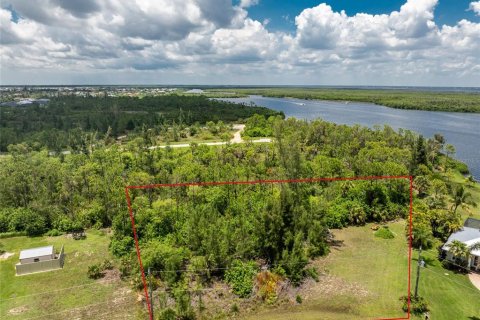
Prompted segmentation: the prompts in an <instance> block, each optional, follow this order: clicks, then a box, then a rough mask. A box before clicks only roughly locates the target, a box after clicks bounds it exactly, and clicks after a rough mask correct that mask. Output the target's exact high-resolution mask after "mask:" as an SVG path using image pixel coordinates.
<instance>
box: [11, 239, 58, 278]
mask: <svg viewBox="0 0 480 320" xmlns="http://www.w3.org/2000/svg"><path fill="white" fill-rule="evenodd" d="M64 259H65V254H64V248H63V246H62V249H61V250H60V253H59V254H55V248H54V247H53V246H46V247H39V248H32V249H27V250H22V251H20V257H19V260H20V262H19V263H17V264H16V265H15V271H16V274H17V276H21V275H24V274H29V273H36V272H44V271H50V270H56V269H61V268H63V263H64Z"/></svg>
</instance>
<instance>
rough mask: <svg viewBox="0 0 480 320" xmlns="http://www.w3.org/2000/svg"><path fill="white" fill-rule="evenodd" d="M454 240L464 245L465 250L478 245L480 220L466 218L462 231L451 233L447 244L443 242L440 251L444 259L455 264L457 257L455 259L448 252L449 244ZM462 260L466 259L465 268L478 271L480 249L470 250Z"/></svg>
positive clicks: (479, 268) (479, 240)
mask: <svg viewBox="0 0 480 320" xmlns="http://www.w3.org/2000/svg"><path fill="white" fill-rule="evenodd" d="M455 240H457V241H460V242H462V243H464V244H465V245H466V246H467V248H471V247H473V245H475V244H477V243H480V220H478V219H473V218H468V219H467V220H466V221H465V223H464V225H463V227H462V229H460V230H459V231H457V232H455V233H452V234H451V235H450V237H448V240H447V242H445V244H444V245H443V247H442V251H443V255H444V257H445V259H447V260H449V261H451V262H455V261H456V260H457V259H458V257H455V256H454V255H453V254H452V253H451V252H450V251H449V250H450V245H451V243H452V242H453V241H455ZM463 259H467V261H465V262H466V266H467V268H470V269H473V270H480V249H475V250H470V255H469V256H468V257H464V258H463Z"/></svg>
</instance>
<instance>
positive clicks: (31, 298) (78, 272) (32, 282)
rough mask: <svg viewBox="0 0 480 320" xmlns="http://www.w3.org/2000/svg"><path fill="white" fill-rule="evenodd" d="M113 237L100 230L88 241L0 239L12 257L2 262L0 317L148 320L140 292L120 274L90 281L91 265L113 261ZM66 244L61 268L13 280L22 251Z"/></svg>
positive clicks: (15, 277) (0, 271)
mask: <svg viewBox="0 0 480 320" xmlns="http://www.w3.org/2000/svg"><path fill="white" fill-rule="evenodd" d="M109 242H110V241H109V237H108V235H106V234H105V233H103V232H101V231H97V230H94V231H89V232H87V238H86V239H84V240H73V239H72V238H69V237H66V236H58V237H36V238H28V237H14V238H7V239H0V243H2V244H3V249H4V250H6V251H7V252H11V253H14V255H13V256H12V257H10V258H8V259H7V260H0V318H1V319H29V318H34V319H68V318H72V319H111V318H125V319H132V318H136V317H139V318H144V317H143V316H144V314H142V311H143V308H141V304H139V303H136V293H135V292H133V291H131V286H130V285H129V284H128V283H126V282H123V281H121V280H120V279H119V278H118V274H117V276H111V277H109V278H107V279H100V280H92V279H89V278H88V277H87V270H88V266H89V265H91V264H94V263H101V262H103V261H104V260H105V259H111V258H112V257H111V256H110V253H109V252H108V244H109ZM46 245H54V246H55V249H56V250H57V251H59V250H60V248H61V246H62V245H65V254H66V256H65V265H64V268H63V269H61V270H55V271H49V272H42V273H36V274H31V275H24V276H15V264H16V263H17V262H18V257H19V253H20V251H21V250H22V249H27V248H34V247H39V246H46Z"/></svg>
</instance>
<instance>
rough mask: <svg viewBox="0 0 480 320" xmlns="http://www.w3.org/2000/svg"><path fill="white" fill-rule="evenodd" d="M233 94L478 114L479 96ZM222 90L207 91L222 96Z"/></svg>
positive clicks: (301, 91)
mask: <svg viewBox="0 0 480 320" xmlns="http://www.w3.org/2000/svg"><path fill="white" fill-rule="evenodd" d="M229 90H231V91H232V92H234V93H235V94H244V95H262V96H266V97H276V98H298V99H306V100H336V101H357V102H368V103H375V104H378V105H383V106H387V107H391V108H396V109H412V110H429V111H450V112H480V94H479V93H467V92H437V91H435V92H433V91H432V92H428V91H407V90H393V89H391V90H373V89H372V90H367V89H326V88H325V89H324V88H249V89H244V88H237V89H229ZM223 91H225V90H221V89H216V90H209V91H208V92H209V93H210V94H211V95H212V94H214V93H215V92H217V94H218V96H225V97H228V95H224V94H223V95H222V92H223Z"/></svg>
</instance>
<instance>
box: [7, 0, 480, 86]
mask: <svg viewBox="0 0 480 320" xmlns="http://www.w3.org/2000/svg"><path fill="white" fill-rule="evenodd" d="M359 13H362V14H359ZM0 32H1V35H2V36H1V37H0V44H1V46H0V59H1V68H0V84H19V85H22V84H211V85H215V84H229V85H238V84H241V85H249V84H255V85H275V84H279V85H409V86H478V85H479V83H480V54H479V52H480V0H391V1H382V0H363V1H361V0H330V1H322V0H320V1H312V0H303V1H299V0H290V1H278V0H277V1H274V0H233V1H232V0H182V1H179V0H82V1H73V0H72V1H65V0H35V1H30V0H2V7H1V8H0Z"/></svg>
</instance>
